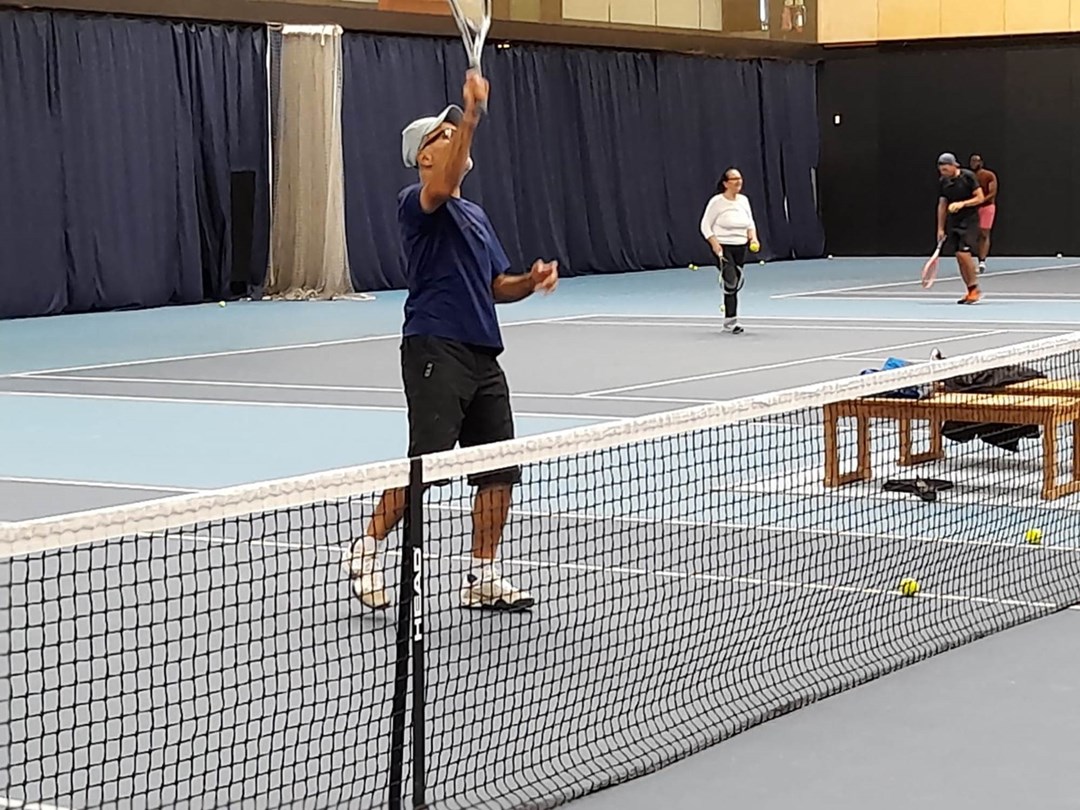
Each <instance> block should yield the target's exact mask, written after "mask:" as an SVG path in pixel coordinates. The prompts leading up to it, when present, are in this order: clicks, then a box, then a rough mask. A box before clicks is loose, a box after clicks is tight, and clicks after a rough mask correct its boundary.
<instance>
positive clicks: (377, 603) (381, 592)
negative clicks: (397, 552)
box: [341, 540, 390, 610]
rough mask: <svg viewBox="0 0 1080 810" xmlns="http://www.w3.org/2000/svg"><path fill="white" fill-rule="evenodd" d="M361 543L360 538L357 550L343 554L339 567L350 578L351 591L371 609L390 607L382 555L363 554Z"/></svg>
mask: <svg viewBox="0 0 1080 810" xmlns="http://www.w3.org/2000/svg"><path fill="white" fill-rule="evenodd" d="M362 543H363V541H362V540H361V541H360V542H359V543H358V544H357V545H361V548H360V550H359V551H356V550H353V551H351V552H349V553H348V554H346V555H345V556H344V558H343V559H342V561H341V567H342V568H344V569H345V573H347V574H348V575H349V579H350V580H352V589H353V593H354V594H355V595H356V598H357V599H359V600H360V601H361V602H362V603H363V604H364V605H365V606H366V607H369V608H371V609H372V610H385V609H386V608H388V607H390V596H389V595H388V594H387V593H386V580H385V579H384V577H383V571H382V568H383V561H382V555H380V554H378V553H375V554H365V553H364V550H363V547H362ZM354 549H355V546H354Z"/></svg>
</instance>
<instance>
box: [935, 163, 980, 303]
mask: <svg viewBox="0 0 1080 810" xmlns="http://www.w3.org/2000/svg"><path fill="white" fill-rule="evenodd" d="M938 173H939V174H940V175H941V180H940V184H941V192H940V194H939V196H938V211H937V238H938V241H939V242H940V241H941V240H945V241H944V243H943V244H942V246H941V252H942V253H955V254H956V263H957V264H958V265H960V275H961V276H963V278H964V283H965V284H966V285H967V295H965V296H964V297H963V298H961V299H960V300H959V301H957V303H958V304H975V303H977V302H978V301H979V299H980V298H982V292H980V290H979V270H978V267H977V265H976V264H975V254H976V252H977V251H978V249H979V236H980V228H979V206H980V205H982V203H983V200H984V199H985V198H984V196H983V190H982V187H981V186H980V185H979V181H978V179H977V178H976V177H975V173H974V172H972V171H969V170H968V169H961V168H960V162H959V161H958V160H957V159H956V155H953V154H950V153H949V152H946V153H945V154H943V155H942V156H941V157H939V158H938Z"/></svg>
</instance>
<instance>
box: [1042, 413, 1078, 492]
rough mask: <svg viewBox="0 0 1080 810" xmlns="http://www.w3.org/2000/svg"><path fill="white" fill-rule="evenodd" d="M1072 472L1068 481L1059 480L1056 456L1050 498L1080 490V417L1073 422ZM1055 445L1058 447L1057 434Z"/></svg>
mask: <svg viewBox="0 0 1080 810" xmlns="http://www.w3.org/2000/svg"><path fill="white" fill-rule="evenodd" d="M1072 443H1073V447H1072V474H1071V475H1070V476H1069V479H1070V480H1068V481H1064V482H1059V481H1058V480H1057V464H1056V461H1057V458H1056V456H1055V459H1054V460H1055V465H1054V488H1053V492H1052V493H1051V497H1050V498H1049V499H1048V500H1053V499H1055V498H1060V497H1062V496H1064V495H1074V494H1076V493H1077V492H1080V419H1078V420H1074V421H1073V423H1072ZM1054 447H1055V450H1056V448H1057V435H1056V432H1055V436H1054Z"/></svg>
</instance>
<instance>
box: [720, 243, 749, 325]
mask: <svg viewBox="0 0 1080 810" xmlns="http://www.w3.org/2000/svg"><path fill="white" fill-rule="evenodd" d="M721 247H722V248H723V251H724V261H723V262H722V263H721V264H720V281H721V283H722V284H723V287H724V317H726V318H734V317H737V316H738V314H739V290H741V289H742V285H743V265H745V264H746V245H721Z"/></svg>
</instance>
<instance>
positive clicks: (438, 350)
mask: <svg viewBox="0 0 1080 810" xmlns="http://www.w3.org/2000/svg"><path fill="white" fill-rule="evenodd" d="M488 89H489V88H488V83H487V81H486V80H484V79H483V78H481V77H480V76H479V75H478V74H476V73H472V72H470V73H469V75H468V77H467V79H466V82H465V88H464V91H463V96H464V100H465V109H464V110H462V109H461V108H459V107H456V106H450V107H447V108H446V109H445V110H444V111H443V112H442V114H441V115H438V116H435V117H432V118H421V119H419V120H417V121H414V122H413V123H411V124H409V126H407V127H406V128H405V130H404V131H403V132H402V159H403V160H404V162H405V165H406V166H407V167H409V168H417V169H418V170H419V172H420V182H419V183H418V184H416V185H413V186H409V187H408V188H406V189H404V190H403V191H402V192H401V194H400V195H399V196H398V225H399V228H400V231H401V240H402V247H403V251H404V256H405V267H406V276H407V278H408V284H409V295H408V298H407V300H406V302H405V326H404V329H403V333H404V337H403V340H402V344H401V374H402V379H403V381H404V384H405V398H406V400H407V401H408V408H409V456H410V458H416V457H417V456H422V455H426V454H429V453H437V452H441V451H444V450H450V449H452V448H453V447H454V446H455V445H456V444H460V445H461V446H462V447H471V446H474V445H478V444H488V443H490V442H498V441H503V440H506V439H512V438H513V437H514V420H513V415H512V413H511V410H510V391H509V388H508V387H507V384H506V376H505V375H504V374H503V371H502V369H501V368H500V366H499V361H498V356H499V354H500V353H501V352H502V350H503V343H502V335H501V334H500V331H499V321H498V318H497V316H496V314H495V305H496V304H497V303H509V302H513V301H521V300H522V299H524V298H528V297H529V296H530V295H532V294H533V293H534V292H537V291H539V292H544V293H549V292H552V291H553V290H554V289H555V287H556V285H557V284H558V281H559V271H558V263H557V262H542V261H538V262H536V264H534V265H533V267H532V269H531V270H530V271H529V272H527V273H525V274H520V275H511V274H510V269H511V267H510V260H509V259H507V257H506V252H505V251H504V250H503V247H502V245H501V244H499V239H498V237H497V236H496V235H495V231H494V229H493V228H492V227H491V222H490V221H489V220H488V217H487V214H485V213H484V209H483V208H481V207H480V206H479V205H477V204H476V203H473V202H469V201H468V200H465V199H463V198H462V197H461V181H462V180H463V179H464V177H465V175H466V174H467V173H468V171H469V170H470V169H471V168H472V158H471V157H470V151H471V148H472V141H473V135H474V133H475V132H476V127H477V125H478V124H479V123H480V117H481V113H480V110H481V105H482V104H483V102H484V101H486V100H487V97H488ZM520 479H521V471H520V470H519V469H517V468H512V469H501V470H495V471H491V472H485V473H483V474H479V475H475V476H471V477H470V483H472V484H473V485H474V486H475V487H476V488H477V493H476V503H475V506H474V509H473V541H472V566H471V569H470V570H469V572H468V574H467V575H466V577H465V582H464V585H463V587H462V591H461V602H462V605H463V606H464V607H467V608H489V609H495V610H526V609H528V608H530V607H532V605H533V604H534V603H535V600H534V599H533V597H532V596H531V595H530V594H528V593H526V592H525V591H523V590H520V589H518V588H516V587H514V585H513V584H511V583H510V582H509V581H508V580H507V579H506V578H505V577H503V576H502V572H501V571H500V570H499V568H498V566H497V564H496V563H495V558H496V554H497V551H498V548H499V541H500V539H501V538H502V531H503V526H504V525H505V524H506V517H507V514H508V513H509V511H510V501H511V494H512V489H513V486H514V484H516V483H518V481H519V480H520ZM404 512H405V492H404V490H400V489H397V490H388V491H387V492H386V493H384V494H383V497H382V500H381V501H380V502H379V505H378V507H377V508H376V510H375V515H374V517H373V518H372V519H371V522H370V524H369V525H368V529H367V532H366V535H365V536H364V537H363V538H361V539H360V540H358V541H357V542H356V543H355V544H354V545H353V549H352V553H351V555H350V556H349V557H348V558H347V559H346V561H345V565H346V568H347V570H348V571H349V574H350V577H351V578H352V583H353V592H354V593H355V594H356V595H357V597H359V599H360V601H361V602H363V603H364V604H365V605H367V606H368V607H371V608H375V609H380V608H385V607H387V606H389V604H390V599H389V597H388V595H387V593H386V588H385V584H384V580H383V559H382V557H383V543H384V541H385V539H386V537H387V535H389V534H390V532H391V531H393V529H394V527H395V526H396V525H397V524H398V522H400V520H401V518H402V516H403V515H404Z"/></svg>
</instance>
